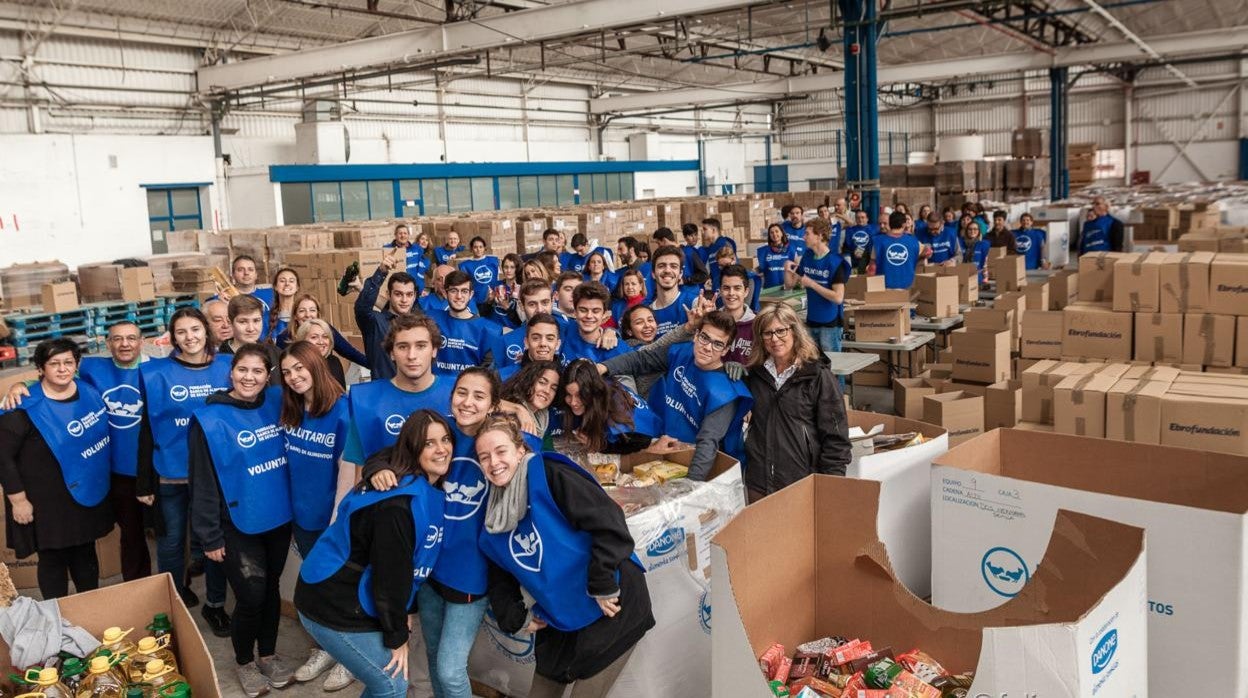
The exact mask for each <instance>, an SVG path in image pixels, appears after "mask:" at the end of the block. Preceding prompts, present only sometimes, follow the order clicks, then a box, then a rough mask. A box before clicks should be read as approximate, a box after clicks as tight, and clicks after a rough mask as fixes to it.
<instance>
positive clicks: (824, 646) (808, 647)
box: [797, 636, 849, 654]
mask: <svg viewBox="0 0 1248 698" xmlns="http://www.w3.org/2000/svg"><path fill="white" fill-rule="evenodd" d="M846 642H849V640H846V639H845V638H843V637H839V636H835V637H825V638H820V639H818V640H811V641H810V642H807V643H804V644H801V645H798V646H797V651H798V652H817V653H819V654H823V653H824V652H827V651H828V650H830V649H832V648H833V647H840V646H841V645H843V644H845V643H846Z"/></svg>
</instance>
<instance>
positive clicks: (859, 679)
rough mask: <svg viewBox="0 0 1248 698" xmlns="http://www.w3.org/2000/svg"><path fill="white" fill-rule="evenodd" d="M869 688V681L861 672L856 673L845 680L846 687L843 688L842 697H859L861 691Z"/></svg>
mask: <svg viewBox="0 0 1248 698" xmlns="http://www.w3.org/2000/svg"><path fill="white" fill-rule="evenodd" d="M865 690H867V682H866V680H865V679H864V678H863V676H862V674H861V673H858V674H854V675H853V676H850V677H849V680H848V681H846V682H845V688H843V689H842V690H841V696H842V698H857V696H858V692H859V691H865Z"/></svg>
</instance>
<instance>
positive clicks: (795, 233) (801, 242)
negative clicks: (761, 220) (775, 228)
mask: <svg viewBox="0 0 1248 698" xmlns="http://www.w3.org/2000/svg"><path fill="white" fill-rule="evenodd" d="M780 229H781V230H783V231H784V234H785V235H787V236H788V237H789V244H790V245H792V246H793V248H794V249H795V250H797V254H798V255H799V256H800V255H801V254H802V253H803V252H805V251H806V224H805V223H803V224H802V226H801V227H800V228H794V227H793V224H792V223H790V222H789V221H788V219H787V218H786V219H785V220H783V221H780Z"/></svg>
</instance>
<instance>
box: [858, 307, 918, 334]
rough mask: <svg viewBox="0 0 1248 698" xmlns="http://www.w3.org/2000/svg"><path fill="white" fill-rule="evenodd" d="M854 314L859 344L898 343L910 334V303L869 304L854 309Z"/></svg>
mask: <svg viewBox="0 0 1248 698" xmlns="http://www.w3.org/2000/svg"><path fill="white" fill-rule="evenodd" d="M847 310H848V308H847ZM853 314H854V339H856V340H857V341H859V342H896V341H900V340H901V338H903V337H905V336H907V335H909V334H910V305H909V304H908V303H868V304H866V305H860V306H857V307H855V308H853Z"/></svg>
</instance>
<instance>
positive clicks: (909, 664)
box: [897, 649, 949, 683]
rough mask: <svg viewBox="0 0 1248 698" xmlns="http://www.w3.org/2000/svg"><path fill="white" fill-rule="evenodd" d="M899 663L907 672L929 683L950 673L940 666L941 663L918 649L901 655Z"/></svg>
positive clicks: (898, 658)
mask: <svg viewBox="0 0 1248 698" xmlns="http://www.w3.org/2000/svg"><path fill="white" fill-rule="evenodd" d="M897 662H898V663H899V664H901V665H902V666H903V667H905V668H906V670H907V671H909V672H910V673H912V674H914V675H915V676H917V677H919V678H920V679H922V680H924V681H926V682H927V683H931V682H933V681H935V680H936V679H938V678H940V677H942V676H945V675H947V674H948V673H949V672H947V671H945V668H944V667H943V666H941V665H940V662H938V661H936V660H935V659H932V658H931V657H930V656H928V654H927V653H926V652H922V651H920V650H917V649H914V650H910V651H909V652H906V653H905V654H902V655H899V656H898V657H897Z"/></svg>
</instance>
